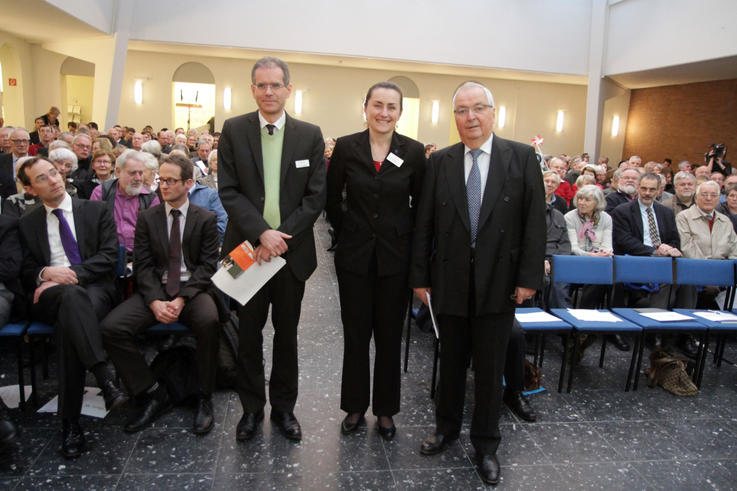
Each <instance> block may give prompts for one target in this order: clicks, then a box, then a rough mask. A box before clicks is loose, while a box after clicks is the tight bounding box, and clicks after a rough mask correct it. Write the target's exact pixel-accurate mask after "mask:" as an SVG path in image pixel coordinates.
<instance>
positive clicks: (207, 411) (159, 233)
mask: <svg viewBox="0 0 737 491" xmlns="http://www.w3.org/2000/svg"><path fill="white" fill-rule="evenodd" d="M192 172H193V164H192V161H191V160H189V159H188V158H186V157H184V156H182V155H170V156H169V157H166V158H165V159H164V160H163V161H162V163H161V167H160V168H159V183H160V185H161V194H162V196H163V198H164V203H163V204H160V205H157V206H154V207H152V208H149V209H148V210H145V211H142V212H141V214H140V215H139V217H138V223H137V224H136V238H135V246H134V249H133V257H134V265H133V271H135V274H136V283H137V285H138V291H137V292H136V293H135V294H134V295H133V296H132V297H130V298H128V299H127V300H126V301H125V302H123V303H122V304H120V305H118V306H117V307H116V308H115V309H114V310H113V311H112V312H110V314H109V315H108V316H107V317H106V318H105V320H104V321H103V322H102V325H101V328H102V336H103V341H104V343H105V348H106V349H107V350H108V353H110V358H111V359H112V360H113V363H115V366H116V367H117V369H118V373H119V374H120V376H121V377H122V378H123V380H124V381H125V384H126V385H127V386H128V388H129V389H130V390H131V392H132V393H133V394H134V395H135V396H137V397H140V398H141V399H145V404H144V406H143V408H142V409H141V411H139V412H138V413H137V414H134V415H133V417H132V418H131V419H130V420H129V421H128V422H127V424H126V425H125V431H127V432H129V433H132V432H136V431H140V430H142V429H144V428H145V427H146V426H148V425H149V424H150V423H151V422H153V421H154V420H155V419H156V418H158V417H159V416H160V415H161V414H163V413H164V412H165V411H166V410H168V409H169V408H170V407H171V403H170V401H169V396H168V393H167V391H166V387H163V386H160V385H159V383H158V382H157V381H156V379H155V378H154V376H153V374H152V373H151V370H150V369H149V367H148V365H146V360H144V358H143V356H142V355H141V352H140V350H139V348H138V343H137V342H136V336H137V335H138V333H140V332H141V331H143V330H145V329H147V328H149V327H151V326H152V325H154V324H156V323H157V322H163V323H171V322H178V321H180V320H181V322H183V323H184V324H185V325H187V326H188V327H189V328H190V329H191V330H192V331H193V332H194V335H195V337H196V338H197V355H196V356H197V383H198V386H199V394H198V395H199V397H198V405H197V411H196V413H195V417H194V423H193V431H194V433H196V434H205V433H208V432H209V431H210V430H211V429H212V427H213V425H214V419H213V414H212V397H211V396H212V392H213V390H214V388H215V369H216V357H217V347H218V333H219V324H218V308H217V303H216V302H217V300H216V299H215V298H214V297H213V295H212V293H214V292H213V291H212V283H211V281H210V277H211V276H212V275H213V274H214V273H215V269H216V267H217V257H218V244H219V243H220V240H219V236H218V231H217V217H216V216H215V215H214V214H213V213H210V212H209V211H207V210H205V209H203V208H200V207H198V206H196V205H194V204H192V203H190V202H189V199H188V195H187V191H188V190H189V188H191V187H192V186H193V185H194V181H193V179H192Z"/></svg>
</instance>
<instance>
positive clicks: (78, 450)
mask: <svg viewBox="0 0 737 491" xmlns="http://www.w3.org/2000/svg"><path fill="white" fill-rule="evenodd" d="M63 424H64V426H63V429H62V438H61V454H62V455H63V456H64V457H65V458H67V459H76V458H77V457H79V456H80V455H82V452H84V450H85V448H86V446H87V442H85V439H84V432H83V431H82V427H81V426H79V422H77V421H64V423H63Z"/></svg>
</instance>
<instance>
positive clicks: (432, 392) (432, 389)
mask: <svg viewBox="0 0 737 491" xmlns="http://www.w3.org/2000/svg"><path fill="white" fill-rule="evenodd" d="M439 357H440V340H439V339H437V338H436V339H435V357H434V359H433V362H432V385H431V386H430V399H433V400H434V399H435V383H436V381H437V377H438V358H439Z"/></svg>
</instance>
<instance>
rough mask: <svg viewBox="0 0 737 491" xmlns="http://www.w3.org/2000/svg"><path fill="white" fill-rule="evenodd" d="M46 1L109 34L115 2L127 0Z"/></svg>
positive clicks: (125, 0) (126, 0)
mask: <svg viewBox="0 0 737 491" xmlns="http://www.w3.org/2000/svg"><path fill="white" fill-rule="evenodd" d="M45 1H46V3H49V4H51V5H53V6H54V7H56V8H58V9H60V10H63V11H64V12H66V13H67V14H69V15H71V16H73V17H76V18H77V19H79V20H81V21H82V22H85V23H87V24H89V25H90V26H92V27H94V28H96V29H98V30H100V31H102V32H106V33H108V34H110V33H111V32H112V22H113V16H114V14H113V12H114V8H115V4H116V3H117V2H126V3H127V2H128V0H117V2H116V0H45Z"/></svg>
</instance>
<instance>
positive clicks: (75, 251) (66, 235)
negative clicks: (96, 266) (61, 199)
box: [51, 208, 82, 266]
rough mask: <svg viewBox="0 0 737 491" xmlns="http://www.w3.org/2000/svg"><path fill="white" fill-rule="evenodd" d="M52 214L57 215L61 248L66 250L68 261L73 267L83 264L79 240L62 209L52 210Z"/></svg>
mask: <svg viewBox="0 0 737 491" xmlns="http://www.w3.org/2000/svg"><path fill="white" fill-rule="evenodd" d="M51 213H53V214H54V215H56V218H58V219H59V236H60V237H61V246H62V247H63V248H64V253H65V254H66V255H67V259H69V262H70V263H71V264H72V266H75V265H77V264H82V256H81V255H80V254H79V244H77V240H76V239H75V238H74V234H73V233H72V229H71V227H70V226H69V222H67V219H66V218H64V212H63V211H62V210H61V208H57V209H55V210H51Z"/></svg>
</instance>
